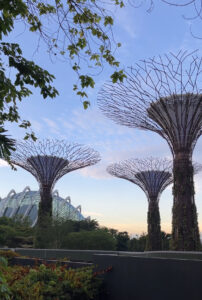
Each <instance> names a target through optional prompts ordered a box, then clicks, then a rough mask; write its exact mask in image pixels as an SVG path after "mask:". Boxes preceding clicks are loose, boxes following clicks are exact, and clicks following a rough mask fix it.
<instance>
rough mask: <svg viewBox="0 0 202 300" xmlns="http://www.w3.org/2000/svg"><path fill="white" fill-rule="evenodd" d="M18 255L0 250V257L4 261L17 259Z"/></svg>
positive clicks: (10, 251)
mask: <svg viewBox="0 0 202 300" xmlns="http://www.w3.org/2000/svg"><path fill="white" fill-rule="evenodd" d="M19 256H20V255H19V254H18V253H16V252H14V251H12V250H0V257H1V259H4V260H6V261H7V260H8V261H9V260H11V259H12V258H14V257H19ZM4 264H5V263H4Z"/></svg>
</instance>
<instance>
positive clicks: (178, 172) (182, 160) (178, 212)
mask: <svg viewBox="0 0 202 300" xmlns="http://www.w3.org/2000/svg"><path fill="white" fill-rule="evenodd" d="M173 177H174V182H173V183H174V185H173V195H174V204H173V220H172V225H173V228H172V248H173V250H179V251H180V250H181V251H184V250H186V251H194V250H198V249H199V247H200V238H199V228H198V221H197V212H196V205H195V201H194V182H193V166H192V162H191V161H190V159H189V157H188V155H186V156H185V155H184V154H183V155H182V154H181V155H179V154H178V156H176V157H175V158H174V163H173Z"/></svg>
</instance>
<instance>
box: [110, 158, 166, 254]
mask: <svg viewBox="0 0 202 300" xmlns="http://www.w3.org/2000/svg"><path fill="white" fill-rule="evenodd" d="M171 165H172V162H171V161H169V160H167V159H158V158H153V157H150V158H147V159H128V160H125V161H122V162H120V163H115V164H112V165H110V166H109V167H108V168H107V171H108V173H109V174H111V175H112V176H115V177H119V178H123V179H126V180H128V181H130V182H132V183H134V184H136V185H138V186H139V187H140V188H141V189H142V190H143V191H144V192H145V194H146V196H147V200H148V212H147V228H148V234H147V243H146V249H145V250H147V251H155V250H161V249H162V241H161V224H160V222H161V221H160V213H159V198H160V195H161V193H162V192H163V190H164V189H165V188H166V187H167V186H168V185H169V184H171V183H172V174H171V173H170V171H171Z"/></svg>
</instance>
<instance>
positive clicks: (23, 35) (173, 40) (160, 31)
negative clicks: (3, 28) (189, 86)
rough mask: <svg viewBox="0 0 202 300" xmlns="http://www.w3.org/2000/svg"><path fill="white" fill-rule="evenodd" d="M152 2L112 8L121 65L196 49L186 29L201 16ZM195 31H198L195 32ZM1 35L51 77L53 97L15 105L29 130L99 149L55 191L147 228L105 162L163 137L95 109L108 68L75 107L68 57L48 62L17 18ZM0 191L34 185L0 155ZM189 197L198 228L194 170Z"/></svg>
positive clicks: (164, 198)
mask: <svg viewBox="0 0 202 300" xmlns="http://www.w3.org/2000/svg"><path fill="white" fill-rule="evenodd" d="M155 2H156V4H155V7H154V8H153V10H152V11H151V12H147V10H148V8H149V1H143V2H142V6H140V7H139V8H134V7H132V6H130V5H127V6H126V7H125V8H123V9H117V10H116V11H114V21H115V25H114V36H115V39H116V40H117V41H118V42H121V44H122V47H121V48H119V49H118V50H117V52H116V57H117V59H118V60H119V61H120V62H121V67H123V68H125V69H126V68H127V67H128V66H131V65H134V64H135V63H136V62H138V60H140V59H144V58H148V57H153V56H157V55H159V54H164V53H169V52H173V53H177V52H178V51H179V50H181V49H183V50H189V51H192V50H195V49H199V54H201V50H200V49H201V48H202V47H201V46H202V40H200V39H196V38H194V37H193V36H192V34H191V32H190V28H191V30H192V32H194V34H196V35H200V32H202V31H201V28H202V22H201V23H200V22H199V21H197V20H190V19H188V18H184V17H183V15H185V17H192V16H193V15H194V11H193V9H192V7H188V8H176V7H170V6H168V5H166V4H163V3H162V2H161V1H160V0H159V1H155ZM201 36H202V35H201ZM8 40H10V41H12V42H16V43H19V44H20V45H21V47H22V49H23V50H24V51H23V54H24V56H25V57H26V58H27V59H30V60H34V61H35V62H36V63H37V64H39V65H40V66H41V67H42V68H45V69H47V70H48V71H49V72H50V73H52V74H54V76H55V77H56V79H55V81H54V85H55V87H56V88H57V89H58V91H59V96H57V97H56V98H55V99H46V100H44V99H43V98H42V97H41V96H40V94H39V91H38V90H36V91H34V93H33V95H32V96H30V97H29V98H27V99H24V100H23V102H22V103H21V104H20V105H19V109H20V113H21V115H22V117H23V118H24V119H28V120H30V121H31V123H32V129H33V130H34V132H35V134H36V136H37V137H38V138H39V139H43V138H51V139H59V140H60V139H63V140H66V141H68V142H78V143H82V144H85V145H89V146H90V147H92V148H94V149H95V150H97V151H99V152H100V155H101V158H102V160H101V162H100V163H98V164H97V165H95V166H92V167H88V168H85V169H82V170H78V171H74V172H72V173H69V174H67V175H65V176H64V177H63V178H61V179H60V180H59V181H58V182H57V183H56V186H55V189H57V190H58V191H59V194H60V196H62V197H67V196H70V197H71V201H72V204H73V205H74V206H78V205H81V206H82V213H83V215H84V216H86V217H87V216H90V217H91V218H92V219H96V220H97V221H98V222H99V224H100V225H101V226H107V227H110V228H115V229H118V230H120V231H128V232H129V234H131V235H132V236H133V235H135V234H138V235H139V234H141V233H143V232H146V231H147V207H148V203H147V198H146V195H145V194H144V192H143V191H142V190H141V189H140V188H139V187H138V186H136V185H134V184H132V183H131V182H128V181H126V180H123V179H118V178H114V177H111V176H110V175H109V174H107V172H106V167H107V166H108V165H109V164H110V163H115V162H119V161H121V160H125V159H127V158H132V157H133V158H147V157H150V156H153V157H162V158H163V157H167V158H171V152H170V149H169V147H168V145H167V143H166V141H165V140H163V139H162V138H161V137H160V136H158V135H157V134H156V133H152V132H149V131H140V130H138V129H131V128H127V127H124V126H119V125H116V124H115V123H114V122H113V121H111V120H110V119H107V118H106V117H105V116H103V115H102V113H101V112H100V111H99V109H98V107H97V104H96V99H97V93H98V92H99V90H100V88H101V86H102V85H103V84H104V82H105V81H107V80H109V76H110V75H111V73H112V69H110V68H109V67H108V66H105V68H104V70H103V72H102V73H101V74H99V75H97V76H96V77H95V78H94V79H95V82H96V87H95V89H93V90H90V91H89V100H90V102H91V105H90V107H89V108H88V109H87V110H84V109H83V106H82V102H81V100H80V99H79V98H78V97H77V96H76V95H75V93H74V92H73V91H72V86H73V84H74V83H75V81H76V80H77V78H76V76H75V74H74V72H73V71H72V70H71V67H70V65H69V63H68V62H66V63H64V62H61V61H59V60H57V61H55V62H52V61H51V60H50V58H49V55H48V54H47V50H46V47H45V45H43V44H40V47H39V48H38V49H37V51H36V45H37V37H36V36H35V35H34V34H30V33H28V32H27V31H26V29H25V28H22V27H21V26H20V25H17V26H16V28H15V31H14V32H13V33H12V34H11V35H10V36H9V37H8ZM7 128H8V129H9V133H10V134H11V135H12V136H13V137H14V138H16V139H21V138H22V137H23V133H24V132H23V131H22V130H20V129H19V128H17V126H16V125H15V126H11V125H9V124H8V127H7ZM201 149H202V139H201V138H199V140H198V142H197V144H196V147H195V150H194V154H193V159H194V161H197V162H199V163H202V151H201ZM0 178H1V188H0V197H2V198H3V197H6V195H7V194H8V193H9V191H10V190H11V189H15V190H16V192H21V191H22V190H23V189H24V188H25V186H30V188H31V189H32V190H37V189H38V183H37V182H36V180H35V178H34V177H33V176H32V175H31V174H29V173H28V172H26V171H24V170H23V169H21V168H18V169H17V171H13V170H11V169H10V167H9V166H7V165H6V164H5V163H4V162H3V161H0ZM195 191H196V195H195V199H196V205H197V210H198V221H199V226H200V231H201V232H202V174H198V175H196V176H195ZM172 202H173V196H172V186H169V187H168V188H167V189H166V190H165V191H164V192H163V193H162V195H161V198H160V203H159V206H160V215H161V227H162V230H164V231H166V232H170V231H171V211H172Z"/></svg>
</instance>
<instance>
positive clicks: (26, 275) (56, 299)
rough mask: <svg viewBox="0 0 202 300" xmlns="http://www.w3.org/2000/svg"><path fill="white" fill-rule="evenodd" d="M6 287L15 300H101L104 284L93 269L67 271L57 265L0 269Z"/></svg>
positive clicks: (8, 293)
mask: <svg viewBox="0 0 202 300" xmlns="http://www.w3.org/2000/svg"><path fill="white" fill-rule="evenodd" d="M0 272H2V273H3V276H4V277H3V278H4V285H5V287H6V292H7V295H8V297H9V295H10V296H11V297H10V298H0V299H15V300H27V299H29V300H36V299H40V300H63V299H64V300H79V299H82V300H90V299H98V298H99V290H100V287H101V281H100V279H98V278H97V277H96V276H95V275H94V273H93V269H92V268H81V269H74V270H73V269H68V270H67V269H66V268H65V267H56V266H55V265H51V266H45V265H43V264H42V265H40V267H34V268H28V267H20V266H15V267H12V268H11V267H7V268H6V271H5V268H1V265H0Z"/></svg>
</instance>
